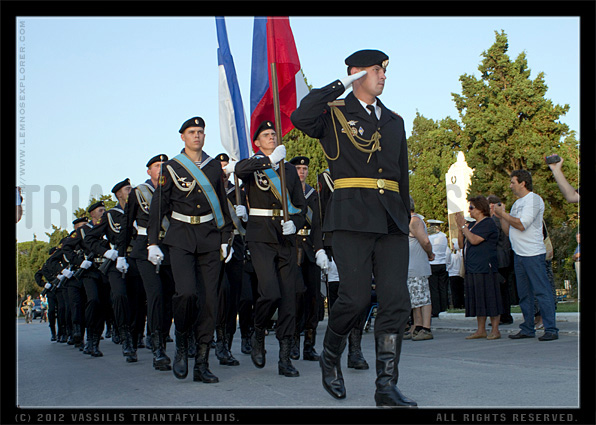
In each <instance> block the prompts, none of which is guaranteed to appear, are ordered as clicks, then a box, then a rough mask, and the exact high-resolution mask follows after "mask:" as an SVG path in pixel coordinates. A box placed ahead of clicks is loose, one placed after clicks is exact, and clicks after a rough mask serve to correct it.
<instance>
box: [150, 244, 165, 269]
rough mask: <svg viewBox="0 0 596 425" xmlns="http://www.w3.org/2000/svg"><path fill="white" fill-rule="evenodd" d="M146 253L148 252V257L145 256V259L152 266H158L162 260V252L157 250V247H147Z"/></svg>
mask: <svg viewBox="0 0 596 425" xmlns="http://www.w3.org/2000/svg"><path fill="white" fill-rule="evenodd" d="M147 251H149V252H148V255H147V259H148V260H149V261H150V262H151V264H153V265H154V266H157V265H158V264H160V263H161V260H163V259H164V255H163V252H161V249H159V247H158V246H157V245H149V246H148V247H147Z"/></svg>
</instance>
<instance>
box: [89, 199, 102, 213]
mask: <svg viewBox="0 0 596 425" xmlns="http://www.w3.org/2000/svg"><path fill="white" fill-rule="evenodd" d="M98 207H105V205H104V204H103V201H99V202H96V203H95V204H92V205H89V208H87V212H89V213H90V212H91V211H93V210H94V209H95V208H98Z"/></svg>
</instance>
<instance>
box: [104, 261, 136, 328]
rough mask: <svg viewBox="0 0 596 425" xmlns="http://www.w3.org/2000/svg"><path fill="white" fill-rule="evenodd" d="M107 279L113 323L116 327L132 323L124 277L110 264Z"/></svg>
mask: <svg viewBox="0 0 596 425" xmlns="http://www.w3.org/2000/svg"><path fill="white" fill-rule="evenodd" d="M108 280H109V282H110V291H111V295H110V299H111V301H112V311H113V313H114V324H115V325H116V327H117V328H118V329H122V327H123V326H125V325H126V326H130V325H131V324H132V314H131V311H130V304H129V301H128V292H127V288H126V277H122V273H121V272H119V271H118V270H116V266H115V265H114V264H112V265H111V266H110V268H109V269H108Z"/></svg>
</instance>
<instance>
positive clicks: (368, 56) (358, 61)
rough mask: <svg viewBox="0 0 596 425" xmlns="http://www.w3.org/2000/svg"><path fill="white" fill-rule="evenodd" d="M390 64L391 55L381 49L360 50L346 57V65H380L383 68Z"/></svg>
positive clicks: (359, 66)
mask: <svg viewBox="0 0 596 425" xmlns="http://www.w3.org/2000/svg"><path fill="white" fill-rule="evenodd" d="M388 64H389V56H387V55H386V54H385V53H383V52H381V51H380V50H359V51H357V52H354V53H352V54H351V55H350V56H348V57H347V58H346V65H348V66H355V67H358V68H365V67H367V66H373V65H380V66H382V67H383V69H386V68H387V65H388Z"/></svg>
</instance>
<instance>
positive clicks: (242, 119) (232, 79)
mask: <svg viewBox="0 0 596 425" xmlns="http://www.w3.org/2000/svg"><path fill="white" fill-rule="evenodd" d="M215 25H216V27H217V43H218V48H217V64H218V66H219V131H220V137H221V144H222V145H223V147H224V148H225V150H226V151H227V152H228V154H229V155H230V157H231V158H232V159H234V160H236V161H240V160H241V159H246V158H249V157H250V156H252V154H253V150H252V143H251V142H250V137H249V135H248V125H247V122H246V116H245V115H244V106H243V105H242V96H241V95H240V88H239V86H238V78H237V77H236V69H235V68H234V59H232V53H231V52H230V46H229V44H228V33H227V31H226V22H225V19H224V17H223V16H216V17H215Z"/></svg>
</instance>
